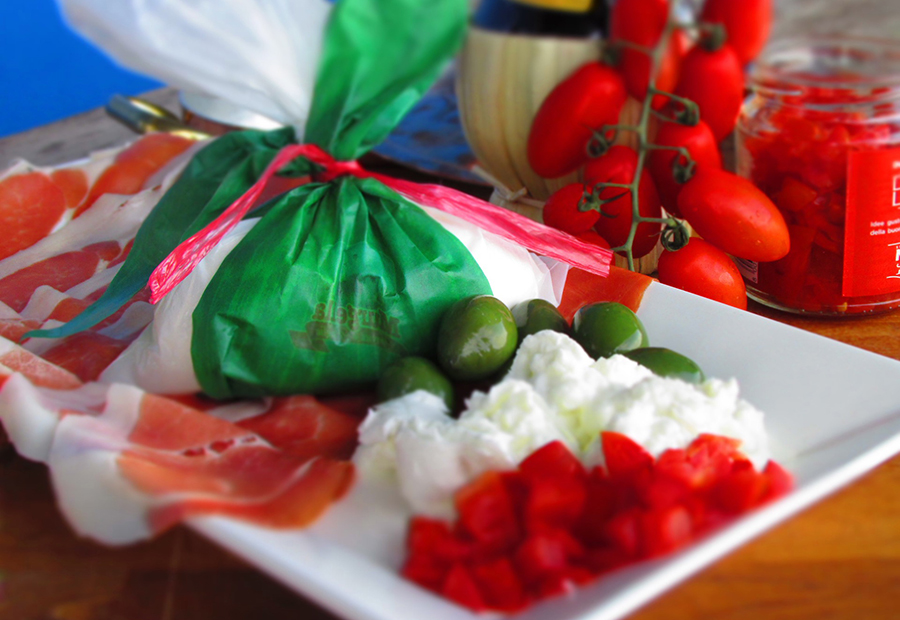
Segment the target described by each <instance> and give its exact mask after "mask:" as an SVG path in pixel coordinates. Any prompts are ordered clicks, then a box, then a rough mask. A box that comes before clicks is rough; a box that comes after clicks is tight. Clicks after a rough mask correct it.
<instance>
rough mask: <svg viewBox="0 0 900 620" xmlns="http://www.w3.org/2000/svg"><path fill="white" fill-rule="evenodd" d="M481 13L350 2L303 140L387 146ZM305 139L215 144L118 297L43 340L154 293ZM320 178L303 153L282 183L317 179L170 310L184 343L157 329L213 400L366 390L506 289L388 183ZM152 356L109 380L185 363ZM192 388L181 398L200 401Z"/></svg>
mask: <svg viewBox="0 0 900 620" xmlns="http://www.w3.org/2000/svg"><path fill="white" fill-rule="evenodd" d="M467 9H468V7H467V2H466V0H434V1H432V2H427V3H425V2H421V1H420V0H341V1H340V2H338V3H336V4H335V5H334V8H333V9H332V10H331V14H330V17H329V19H328V23H327V27H326V30H325V35H324V38H323V44H322V50H321V56H320V59H319V70H318V77H317V80H316V82H315V88H314V95H313V99H312V102H311V108H310V113H309V118H308V120H307V121H306V123H305V127H306V131H305V136H304V137H303V140H302V141H303V142H306V143H311V144H315V145H318V146H319V147H321V148H322V149H324V150H325V151H326V152H328V153H329V154H331V155H332V156H333V157H334V158H335V159H336V160H338V161H350V160H355V159H356V158H358V157H359V156H360V155H362V154H364V153H365V152H367V151H368V150H369V149H371V148H372V147H374V146H376V145H377V144H378V143H379V142H380V141H381V140H383V139H384V138H385V137H386V136H387V135H388V133H390V131H391V130H392V129H393V127H394V126H395V125H396V124H397V123H398V122H399V121H400V120H401V119H402V117H403V115H404V114H405V113H406V112H407V111H408V110H409V109H410V108H411V107H412V106H413V105H414V104H415V103H416V102H417V101H418V99H419V98H420V97H421V95H422V94H423V93H424V92H425V91H426V90H427V89H428V88H429V86H430V85H431V84H432V83H433V81H434V80H435V79H436V78H437V77H438V75H439V73H440V72H441V71H442V70H443V68H444V67H445V65H446V62H447V61H448V60H449V58H450V57H451V56H452V54H453V53H454V52H455V51H456V50H457V49H458V47H459V45H460V44H461V41H462V37H463V36H464V32H465V26H466V21H467ZM297 138H298V136H297V135H296V134H295V130H294V129H293V128H290V127H287V128H285V129H283V130H277V131H274V132H268V133H266V132H252V131H251V132H237V133H233V134H229V135H226V136H224V137H222V138H219V139H217V140H215V141H213V142H211V143H210V144H209V145H208V146H206V147H205V148H204V149H203V150H202V151H200V152H199V153H198V154H197V155H196V156H195V158H194V160H193V161H192V162H191V163H190V164H189V165H188V167H187V169H186V170H185V171H184V173H183V174H182V176H181V177H180V179H179V180H178V181H177V182H176V183H175V185H174V186H173V187H172V189H171V190H170V191H169V193H168V194H167V195H166V196H165V197H164V198H163V199H162V200H161V202H160V203H159V204H158V205H157V207H156V209H155V210H154V212H153V213H152V214H151V216H150V217H149V218H148V219H147V220H146V222H145V224H144V225H143V226H142V228H141V230H140V232H139V234H138V237H137V239H136V242H135V246H134V249H133V251H132V253H131V255H130V256H129V258H128V260H127V261H126V262H125V264H124V265H123V268H122V270H121V272H120V273H119V274H118V276H117V277H116V278H115V280H114V281H113V283H112V284H111V286H110V287H109V289H108V290H107V292H106V294H105V295H104V296H103V297H102V298H101V299H100V300H99V301H98V302H96V303H95V304H94V305H93V306H91V307H89V308H88V309H87V310H86V311H85V312H84V313H83V314H82V315H81V316H79V317H76V319H74V320H73V321H71V322H70V323H68V324H67V325H65V326H63V327H61V328H59V329H56V330H50V331H47V332H41V333H35V334H32V335H39V336H41V335H42V336H62V335H66V334H69V333H74V332H76V331H79V330H81V329H85V328H87V327H89V326H91V325H94V324H96V323H97V322H99V321H101V320H103V319H104V318H106V317H108V316H110V315H111V314H112V313H113V312H115V311H116V310H117V309H118V308H119V307H121V305H122V304H123V303H124V302H126V301H127V300H128V299H130V298H131V297H132V296H133V295H134V294H135V293H137V292H138V291H140V290H141V289H143V288H144V286H146V284H147V281H148V278H149V277H150V274H151V273H152V272H153V270H154V269H155V268H156V267H157V266H158V265H159V264H160V262H161V261H162V260H163V259H164V258H165V257H166V256H167V255H168V254H169V253H170V252H172V250H173V249H175V248H176V246H178V245H179V244H180V243H181V242H183V241H184V240H186V239H188V238H189V237H190V236H191V235H193V234H195V233H197V232H198V231H200V230H201V229H203V228H204V227H206V226H207V225H209V224H210V223H211V222H213V220H215V219H216V218H217V217H219V216H220V215H221V214H222V213H223V212H224V211H225V209H226V208H228V207H229V206H230V205H232V203H234V202H235V201H236V200H237V199H238V198H240V197H241V196H242V195H243V194H245V192H247V190H248V189H250V187H251V186H252V185H253V184H254V183H255V182H256V181H257V179H258V178H259V177H260V175H261V174H262V172H263V170H264V169H265V168H266V167H267V166H268V165H269V164H270V162H271V161H272V160H273V158H274V157H275V156H276V154H277V153H278V152H279V151H280V150H281V149H282V148H284V147H285V146H287V145H289V144H292V143H295V142H301V140H298V139H297ZM317 172H320V168H319V167H318V166H317V165H316V164H314V163H313V162H310V161H306V160H304V159H302V158H300V159H297V160H294V161H293V162H291V163H290V165H289V166H287V167H286V168H283V169H282V170H281V171H280V172H279V175H280V177H281V179H282V181H283V180H284V179H286V178H287V179H289V178H290V177H292V176H293V177H304V178H305V177H307V176H308V175H313V176H312V180H311V182H306V183H303V184H301V185H299V186H297V187H294V188H293V189H290V190H289V191H287V192H285V193H282V194H280V195H278V196H276V197H274V198H272V199H271V200H269V201H268V202H266V203H265V204H263V205H262V206H259V207H258V208H256V209H255V210H253V211H251V213H250V214H249V217H250V218H252V223H253V225H252V227H250V226H245V227H244V228H245V229H247V228H249V232H246V231H244V230H242V236H240V238H239V239H238V240H237V241H236V242H234V241H232V245H234V247H233V248H231V247H227V249H228V250H229V251H228V252H219V254H224V256H222V257H221V258H216V259H215V260H216V262H219V263H220V264H219V266H218V268H217V269H216V270H215V271H214V273H212V274H211V276H210V274H207V276H206V277H207V278H208V280H204V281H203V283H204V284H205V286H201V288H202V289H203V290H202V293H201V294H200V297H199V299H198V300H196V304H195V306H191V305H190V302H185V305H184V306H181V307H176V308H171V307H170V308H169V313H170V314H171V313H172V312H173V311H174V312H177V313H180V314H181V315H185V314H187V313H191V325H190V326H187V325H185V324H184V319H181V321H180V322H181V324H180V325H179V327H178V329H180V330H182V331H180V332H178V330H176V333H175V336H173V335H172V334H162V333H161V332H160V330H163V329H168V328H166V327H165V326H160V325H155V324H154V325H151V328H149V329H150V331H151V332H152V331H153V330H154V329H155V330H157V333H156V334H152V333H151V334H150V335H148V336H147V338H146V339H150V340H151V341H153V342H155V343H156V344H157V345H158V344H159V342H160V339H162V338H172V337H176V338H177V337H179V334H180V337H181V338H182V339H184V338H188V339H189V340H190V357H191V365H192V370H193V374H194V375H195V377H196V381H197V383H198V384H199V387H200V388H201V389H202V391H203V392H205V393H207V394H208V395H210V396H212V397H214V398H219V399H228V398H235V397H258V396H265V395H282V394H294V393H327V392H336V391H346V390H352V389H355V388H362V387H366V386H368V385H371V384H372V383H373V382H374V381H375V380H376V379H377V377H378V375H379V372H380V369H381V368H383V367H384V366H385V365H386V364H389V363H390V362H392V361H394V360H395V359H397V358H398V357H399V356H403V355H407V354H429V353H431V352H432V349H433V346H434V344H433V343H434V339H435V332H436V328H437V324H438V321H439V320H440V317H441V316H442V314H443V312H444V311H445V309H446V308H447V307H448V306H449V305H450V304H452V303H453V302H454V301H455V300H457V299H459V298H460V297H463V296H467V295H475V294H483V293H491V292H492V291H491V287H490V285H489V283H488V280H487V278H486V277H485V275H484V273H483V272H482V270H481V268H480V267H479V265H478V263H477V262H476V260H475V259H474V258H473V256H472V254H471V253H470V252H469V251H468V250H467V248H466V247H465V246H464V245H463V243H462V242H461V241H460V240H459V239H457V237H456V236H454V235H453V234H450V233H449V232H448V231H447V230H446V229H445V228H444V227H443V226H442V225H441V224H440V223H438V222H437V221H435V220H434V219H433V218H432V217H431V216H429V215H427V214H426V213H425V212H424V211H423V210H422V209H421V208H419V207H418V206H416V205H414V204H412V203H410V202H409V201H408V200H406V199H404V198H403V197H401V196H400V195H399V194H397V193H396V192H394V191H393V190H391V189H388V188H387V187H385V186H384V185H383V184H382V183H380V182H379V181H377V180H375V179H371V178H368V179H361V178H356V177H354V176H349V175H343V176H337V177H336V178H334V179H331V180H328V181H326V182H316V180H315V175H316V173H317ZM233 238H234V236H233V235H231V236H229V239H233ZM223 243H224V241H223ZM235 243H236V244H235ZM226 245H227V244H226ZM208 270H209V268H208V267H207V271H208ZM197 275H198V278H200V279H201V280H203V276H202V274H197ZM180 286H187V287H189V286H190V283H189V282H187V281H186V282H183V283H182V284H181V285H180ZM194 296H196V293H194ZM176 301H178V299H177V298H176V299H174V300H173V303H174V302H176ZM181 301H184V300H183V299H181ZM163 303H164V304H165V301H164V302H163ZM172 305H173V304H171V303H170V304H169V306H172ZM162 309H163V308H162V306H160V307H159V310H162ZM156 322H157V321H156V320H155V321H154V323H156ZM129 355H130V356H131V358H132V359H128V358H129ZM141 355H143V356H144V357H146V356H147V355H148V354H147V353H146V351H145V352H144V353H140V352H138V353H131V354H126V355H125V356H123V357H124V358H125V359H124V360H120V363H118V364H114V367H113V368H111V369H110V371H109V372H110V377H107V378H106V380H115V379H116V378H120V379H121V378H122V377H121V376H119V377H117V374H121V373H124V374H128V373H132V374H135V373H137V374H147V373H148V372H149V373H150V374H152V373H153V372H154V366H153V365H154V363H155V364H156V366H158V368H156V371H158V372H161V373H167V372H168V373H171V370H172V369H174V368H179V364H180V363H181V362H182V361H183V360H179V359H177V358H178V356H177V355H173V356H172V357H169V358H168V359H166V358H165V357H164V358H162V359H158V360H157V361H156V362H147V360H146V359H144V360H142V359H140V357H141ZM135 356H137V358H135ZM145 362H147V363H145ZM148 363H149V366H148V365H147V364H148ZM142 364H143V368H140V367H141V366H142ZM123 367H127V370H125V371H123V370H122V368H123ZM135 368H138V370H135ZM189 374H190V373H189ZM132 379H134V377H132ZM193 380H194V379H193V377H191V378H189V379H188V380H185V381H184V388H183V389H182V390H178V389H176V390H174V391H191V388H193V386H194V384H193ZM139 383H140V381H139ZM143 383H145V384H146V381H144V382H143ZM148 387H153V386H148ZM159 387H160V389H159V390H157V391H173V390H172V389H167V387H168V385H167V384H164V385H161V386H159Z"/></svg>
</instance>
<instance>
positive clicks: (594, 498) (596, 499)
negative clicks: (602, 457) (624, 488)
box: [575, 467, 619, 545]
mask: <svg viewBox="0 0 900 620" xmlns="http://www.w3.org/2000/svg"><path fill="white" fill-rule="evenodd" d="M585 489H586V496H585V502H584V509H583V510H582V513H581V519H579V521H578V523H577V524H576V526H575V531H576V532H577V534H578V536H579V538H580V539H581V540H583V541H584V542H585V543H586V544H588V545H600V544H603V543H605V542H606V540H607V538H606V530H605V528H604V526H605V524H606V521H607V520H608V519H609V518H610V517H611V516H612V515H613V514H615V512H616V511H617V510H618V508H619V507H618V495H619V494H618V493H617V492H616V489H615V487H614V485H613V484H612V482H610V480H609V478H608V476H607V475H606V471H605V470H604V469H603V468H602V467H596V468H594V469H593V470H592V471H591V475H590V477H589V478H588V480H587V483H586V485H585Z"/></svg>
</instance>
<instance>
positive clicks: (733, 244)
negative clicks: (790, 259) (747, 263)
mask: <svg viewBox="0 0 900 620" xmlns="http://www.w3.org/2000/svg"><path fill="white" fill-rule="evenodd" d="M678 209H679V211H680V212H681V215H682V216H683V217H684V219H686V220H687V221H688V223H690V225H691V226H693V227H694V230H696V231H697V234H698V235H700V236H701V237H703V238H704V239H706V240H707V241H708V242H710V243H712V244H713V245H715V246H716V247H718V248H719V249H720V250H724V251H725V252H727V253H728V254H731V255H733V256H737V257H740V258H745V259H747V260H753V261H759V262H768V261H773V260H778V259H780V258H784V256H785V255H786V254H787V253H788V251H789V250H790V248H791V240H790V236H789V234H788V227H787V224H786V223H785V221H784V216H783V215H781V212H780V211H779V210H778V207H776V206H775V204H774V203H773V202H772V201H771V200H769V198H768V197H767V196H766V195H765V194H764V193H762V191H760V190H759V189H757V187H756V186H755V185H753V183H751V182H750V181H748V180H747V179H745V178H743V177H739V176H738V175H736V174H732V173H730V172H726V171H724V170H717V169H715V168H705V169H702V170H700V171H698V172H697V174H695V175H694V178H692V179H691V180H690V181H688V182H687V183H685V185H684V187H683V188H682V189H681V193H680V194H679V195H678Z"/></svg>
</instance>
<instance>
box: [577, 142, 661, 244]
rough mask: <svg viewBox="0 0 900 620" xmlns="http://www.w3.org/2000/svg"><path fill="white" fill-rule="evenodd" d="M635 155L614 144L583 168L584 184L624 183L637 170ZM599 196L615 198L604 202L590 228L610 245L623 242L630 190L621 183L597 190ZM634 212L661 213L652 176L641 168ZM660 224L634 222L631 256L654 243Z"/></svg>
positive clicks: (628, 220)
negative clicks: (636, 225)
mask: <svg viewBox="0 0 900 620" xmlns="http://www.w3.org/2000/svg"><path fill="white" fill-rule="evenodd" d="M637 163H638V155H637V153H636V152H635V151H634V149H632V148H629V147H627V146H614V147H612V148H611V149H609V151H608V152H607V153H606V154H605V155H602V156H600V157H597V158H595V159H592V160H590V161H589V162H588V163H587V165H586V166H585V169H584V178H585V185H586V186H587V187H588V188H591V187H593V186H594V185H596V184H598V183H618V184H622V185H627V184H629V183H631V182H632V181H633V180H634V173H635V170H637ZM599 196H600V198H601V199H602V200H609V199H611V198H616V197H617V196H618V198H616V199H615V200H613V201H612V202H608V203H606V204H604V205H603V206H602V208H601V214H600V219H598V220H597V223H596V224H595V225H594V230H596V231H597V233H599V234H600V236H601V237H603V238H604V239H606V240H607V241H608V242H609V244H610V245H611V246H612V247H618V246H622V245H625V243H626V242H627V241H628V235H629V234H630V233H631V223H632V220H633V217H632V198H631V191H630V190H628V189H624V188H621V187H607V188H605V189H604V190H602V191H601V192H600V194H599ZM638 212H639V213H640V214H641V216H642V217H661V216H662V209H661V208H660V202H659V195H658V194H657V193H656V187H655V186H654V185H653V179H651V178H650V174H649V173H648V172H647V170H646V169H645V170H643V172H642V174H641V181H640V183H639V184H638ZM660 228H661V225H660V224H658V223H650V222H644V223H641V224H638V227H637V232H636V233H635V237H634V243H633V244H632V248H631V251H632V255H633V256H634V257H635V258H640V257H642V256H646V255H647V254H649V253H650V251H651V250H652V249H653V248H654V247H655V246H656V242H657V239H658V238H659V232H660Z"/></svg>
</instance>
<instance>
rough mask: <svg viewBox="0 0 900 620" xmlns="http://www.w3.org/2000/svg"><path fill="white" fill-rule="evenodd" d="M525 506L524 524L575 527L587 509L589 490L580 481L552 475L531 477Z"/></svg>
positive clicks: (529, 526) (532, 527)
mask: <svg viewBox="0 0 900 620" xmlns="http://www.w3.org/2000/svg"><path fill="white" fill-rule="evenodd" d="M529 482H530V484H529V493H528V499H527V500H526V502H525V506H524V511H523V512H524V521H525V527H526V529H527V530H529V531H540V530H542V529H544V528H547V527H561V528H566V529H568V528H570V527H572V526H573V525H574V524H575V522H576V521H577V520H578V518H579V517H580V516H581V513H582V511H583V509H584V503H585V497H586V494H587V493H586V490H585V487H584V483H583V482H581V481H579V480H574V479H571V478H569V479H567V478H557V477H553V476H551V475H547V476H532V477H531V478H530V480H529Z"/></svg>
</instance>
